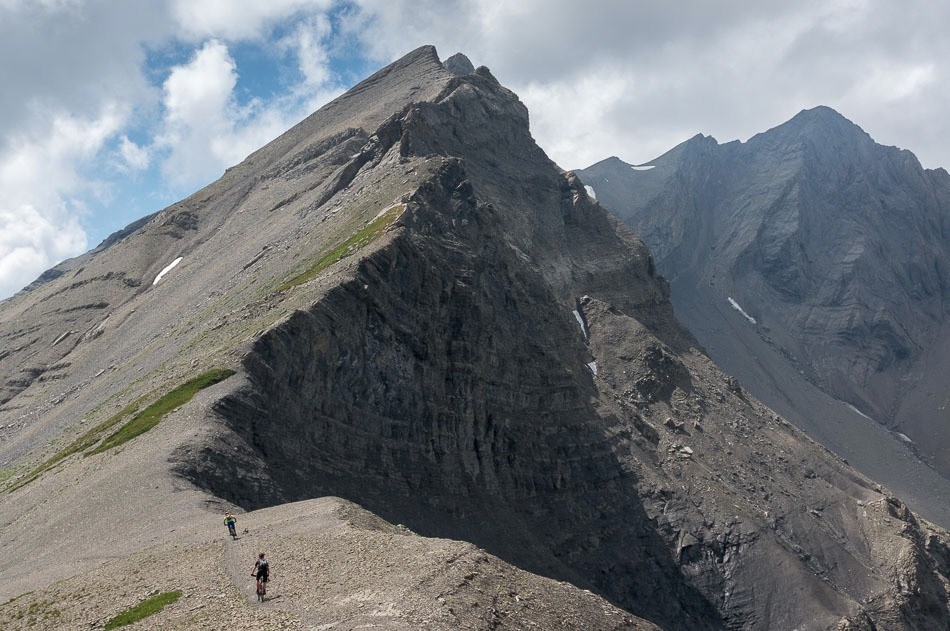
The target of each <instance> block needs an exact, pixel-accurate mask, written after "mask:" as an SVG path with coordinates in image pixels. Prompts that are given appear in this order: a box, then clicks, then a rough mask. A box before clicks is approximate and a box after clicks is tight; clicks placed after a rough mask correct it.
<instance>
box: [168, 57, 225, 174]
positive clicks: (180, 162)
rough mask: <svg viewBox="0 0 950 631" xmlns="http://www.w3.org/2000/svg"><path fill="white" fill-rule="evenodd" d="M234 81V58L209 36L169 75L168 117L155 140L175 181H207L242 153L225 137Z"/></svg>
mask: <svg viewBox="0 0 950 631" xmlns="http://www.w3.org/2000/svg"><path fill="white" fill-rule="evenodd" d="M236 84H237V70H236V67H235V64H234V60H233V59H232V58H231V55H230V53H229V52H228V48H227V46H225V45H224V44H223V43H222V42H220V41H217V40H212V41H209V42H206V43H205V44H204V46H202V47H201V49H200V50H198V52H197V53H195V55H194V57H192V59H191V60H190V61H189V62H188V63H186V64H184V65H181V66H177V67H175V68H173V69H172V71H171V73H170V74H169V76H168V78H167V79H166V80H165V83H164V86H163V92H164V99H163V104H164V107H165V123H164V130H163V132H162V134H161V135H160V136H159V137H158V139H157V141H156V145H157V146H158V147H159V148H162V149H166V150H167V154H166V156H165V160H164V162H163V164H162V169H163V172H164V173H165V175H166V176H167V177H168V178H169V179H170V180H171V183H172V184H173V185H175V186H179V187H187V186H189V185H194V184H196V183H200V182H206V181H208V180H210V179H211V178H212V177H214V176H215V175H217V174H219V173H220V172H221V171H222V170H223V169H224V167H225V166H228V165H229V163H230V162H233V161H236V159H240V157H243V156H237V157H235V156H234V155H233V154H232V152H231V151H230V148H229V146H228V143H227V141H226V138H227V137H228V136H229V135H230V134H231V133H232V130H233V125H234V119H235V117H236V114H235V112H236V106H235V105H234V103H233V96H232V92H233V91H234V86H235V85H236Z"/></svg>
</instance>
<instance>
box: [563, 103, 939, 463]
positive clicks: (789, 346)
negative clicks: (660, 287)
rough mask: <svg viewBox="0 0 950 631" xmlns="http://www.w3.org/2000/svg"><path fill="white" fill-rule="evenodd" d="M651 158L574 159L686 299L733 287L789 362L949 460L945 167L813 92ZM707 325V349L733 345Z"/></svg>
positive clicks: (723, 294)
mask: <svg viewBox="0 0 950 631" xmlns="http://www.w3.org/2000/svg"><path fill="white" fill-rule="evenodd" d="M653 165H654V168H653V169H650V170H634V169H631V168H630V166H629V165H625V164H623V163H622V162H620V161H619V160H616V159H611V160H606V161H604V162H601V163H599V164H597V165H594V166H592V167H590V168H588V169H586V170H584V171H582V172H581V173H580V174H581V177H582V178H583V179H584V181H585V183H586V184H589V185H591V186H592V187H593V188H594V190H595V191H596V194H597V195H598V199H599V200H600V201H601V202H602V203H604V204H605V205H606V206H607V207H608V208H610V209H612V210H614V211H615V212H617V213H618V214H619V215H620V216H621V217H622V218H623V219H624V220H625V221H626V222H627V223H628V224H629V225H630V226H631V227H633V228H634V229H635V230H637V231H638V232H639V233H640V234H642V235H643V237H644V239H645V241H646V242H647V243H648V245H649V246H650V248H651V250H652V251H653V252H654V254H655V255H656V256H657V261H658V266H659V268H660V270H661V272H662V273H664V274H665V275H667V276H668V277H669V278H670V280H671V282H672V283H673V285H674V287H675V288H676V290H675V292H674V302H677V301H679V300H680V298H679V297H680V296H682V297H683V301H684V304H683V307H682V308H683V311H684V313H685V312H686V311H687V310H689V309H690V308H691V307H688V306H686V305H685V301H686V300H689V301H690V302H695V303H697V304H700V303H701V301H703V300H705V294H707V293H708V294H711V295H714V296H715V299H714V303H713V304H712V305H710V306H708V307H707V308H706V312H705V313H706V315H705V317H706V319H711V318H714V317H715V316H713V315H712V313H713V311H714V310H715V309H717V308H718V307H720V306H722V305H723V304H724V301H726V299H727V297H732V298H734V299H735V300H736V301H737V303H738V304H740V305H741V306H742V308H743V309H744V310H745V311H746V312H747V313H748V314H750V315H752V316H753V317H754V318H755V319H756V321H757V325H758V326H759V327H760V330H761V332H762V334H763V335H764V336H765V338H766V340H765V341H766V342H767V343H768V344H770V345H771V346H772V347H774V348H775V349H776V351H778V352H780V353H782V354H784V355H785V356H787V357H788V358H789V359H790V360H791V361H792V362H793V363H794V368H795V371H799V370H800V371H802V374H804V375H805V377H806V378H807V379H808V380H809V381H811V382H812V383H814V384H817V385H818V386H819V387H821V388H822V389H823V390H825V391H826V392H827V393H829V394H831V395H832V396H834V397H835V398H838V399H840V400H842V401H844V402H846V403H848V404H850V405H853V406H855V407H857V408H858V409H859V410H861V412H862V413H864V414H866V415H867V416H869V417H871V418H873V419H875V420H876V421H878V422H879V423H882V424H884V425H885V426H887V427H888V428H889V429H893V430H895V431H897V432H902V433H903V434H906V435H908V436H910V437H911V438H912V439H913V440H915V441H916V442H917V443H918V444H917V445H915V446H913V447H914V449H916V450H918V452H919V453H920V455H921V456H922V457H923V458H924V459H925V460H926V461H927V462H928V463H929V464H930V465H931V466H933V467H936V468H937V469H938V470H940V471H942V472H943V474H944V475H948V474H950V468H948V467H950V464H948V463H950V457H948V456H950V451H948V449H950V424H948V421H950V418H948V416H947V412H946V406H945V404H946V394H945V393H941V392H939V390H940V388H939V386H937V385H936V381H935V379H934V375H936V374H946V371H947V363H946V359H945V358H946V353H945V352H943V350H944V348H945V346H946V344H947V343H948V342H947V340H948V339H950V338H948V324H947V304H948V298H950V268H948V263H947V261H948V260H950V258H948V257H950V245H948V244H950V238H948V236H950V176H948V175H947V172H946V171H944V170H943V169H938V170H935V171H932V170H925V169H922V168H921V166H920V164H919V163H918V162H917V160H916V158H915V157H914V156H913V154H911V153H910V152H908V151H902V150H899V149H897V148H894V147H883V146H880V145H877V144H875V143H874V141H873V140H871V138H870V137H869V136H868V135H867V134H865V133H864V132H863V131H862V130H861V129H860V128H858V127H857V126H855V125H854V124H852V123H851V122H850V121H848V120H846V119H844V118H843V117H842V116H840V115H839V114H837V113H836V112H834V111H833V110H830V109H828V108H821V107H820V108H816V109H814V110H808V111H804V112H802V113H800V114H799V115H797V116H796V117H795V118H793V119H792V120H791V121H789V122H787V123H785V124H783V125H781V126H779V127H777V128H775V129H772V130H769V131H767V132H765V133H762V134H759V135H757V136H755V137H753V138H751V139H750V140H749V141H748V142H746V143H738V142H732V143H727V144H724V145H719V144H718V143H716V141H715V140H713V139H711V138H704V137H701V136H697V137H696V138H693V139H691V140H689V141H687V142H686V143H683V144H682V145H680V146H679V147H677V148H675V149H673V150H672V151H670V152H669V153H667V154H665V155H664V156H661V157H660V158H657V160H655V161H654V162H653ZM686 296H690V298H688V299H687V298H686ZM678 308H679V307H678ZM700 308H701V307H700ZM702 317H703V316H702V315H700V314H697V318H696V319H700V318H702ZM711 328H712V327H711ZM700 338H701V341H702V342H703V344H704V345H706V346H708V347H711V348H713V355H714V356H715V355H716V350H715V349H716V348H720V349H725V347H726V346H728V345H729V343H728V342H724V341H723V340H721V339H716V338H715V335H711V336H706V335H705V334H703V335H700ZM937 348H939V349H940V350H937ZM723 352H725V350H723ZM737 362H738V359H737V360H736V363H737ZM773 378H774V379H781V378H780V377H778V375H777V374H776V375H773ZM763 396H765V393H764V392H763ZM770 400H771V399H770Z"/></svg>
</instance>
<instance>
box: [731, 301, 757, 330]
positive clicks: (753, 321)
mask: <svg viewBox="0 0 950 631" xmlns="http://www.w3.org/2000/svg"><path fill="white" fill-rule="evenodd" d="M728 300H729V304H731V305H732V308H733V309H735V310H736V311H738V312H739V313H741V314H742V317H744V318H745V319H746V320H748V321H749V322H751V323H752V324H755V318H753V317H752V316H750V315H749V314H748V313H746V312H745V309H743V308H742V307H740V306H739V303H738V302H736V301H735V300H733V298H732V296H729V298H728Z"/></svg>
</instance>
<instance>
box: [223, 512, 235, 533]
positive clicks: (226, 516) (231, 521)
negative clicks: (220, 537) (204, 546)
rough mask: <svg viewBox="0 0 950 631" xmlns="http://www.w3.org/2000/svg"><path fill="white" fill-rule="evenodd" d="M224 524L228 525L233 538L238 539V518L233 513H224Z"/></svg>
mask: <svg viewBox="0 0 950 631" xmlns="http://www.w3.org/2000/svg"><path fill="white" fill-rule="evenodd" d="M224 524H225V525H226V526H227V527H228V532H229V533H230V534H231V538H232V539H237V530H235V527H236V526H237V520H236V519H234V517H233V516H232V515H231V513H225V514H224Z"/></svg>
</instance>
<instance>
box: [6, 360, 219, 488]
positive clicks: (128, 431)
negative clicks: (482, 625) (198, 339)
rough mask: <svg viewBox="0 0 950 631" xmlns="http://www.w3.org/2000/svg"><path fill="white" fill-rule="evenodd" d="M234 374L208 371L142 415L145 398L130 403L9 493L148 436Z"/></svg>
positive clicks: (33, 472) (154, 404) (58, 453)
mask: <svg viewBox="0 0 950 631" xmlns="http://www.w3.org/2000/svg"><path fill="white" fill-rule="evenodd" d="M233 374H234V371H233V370H231V369H229V368H216V369H213V370H209V371H207V372H204V373H202V374H200V375H198V376H197V377H195V378H194V379H190V380H188V381H186V382H185V383H183V384H182V385H180V386H178V387H177V388H175V389H174V390H172V391H171V392H169V393H168V394H166V395H165V396H163V397H161V398H160V399H159V400H158V401H156V402H155V403H153V404H151V405H150V406H148V407H147V408H145V409H144V410H142V411H141V412H139V408H140V407H141V405H142V402H143V400H144V399H145V397H142V398H139V399H136V400H135V401H133V402H132V403H129V404H128V405H127V406H125V407H124V408H122V410H120V411H119V412H117V413H116V414H113V415H112V416H110V417H109V418H108V419H106V420H105V421H103V422H101V423H99V424H98V425H96V426H95V427H93V428H91V429H89V430H88V431H87V432H86V433H84V434H83V435H82V436H80V437H79V438H77V439H76V440H74V441H73V442H71V443H70V444H68V445H66V446H65V447H63V448H62V449H60V450H59V451H58V452H56V453H55V454H53V455H52V456H50V457H49V458H47V459H46V460H44V461H43V462H42V463H41V464H39V465H38V466H37V467H36V468H34V469H33V470H32V471H30V472H29V473H27V474H26V475H25V476H23V478H21V479H20V480H19V481H18V482H17V483H16V484H14V485H12V486H10V487H8V488H7V491H8V492H12V491H15V490H17V489H19V488H21V487H23V486H26V485H27V484H29V483H30V482H32V481H33V480H35V479H36V478H38V477H40V475H42V474H43V473H44V472H45V471H48V470H49V469H51V468H53V467H54V466H56V465H57V464H59V463H60V462H62V461H63V460H65V459H66V458H68V457H70V456H72V455H73V454H76V453H80V452H86V454H85V455H87V456H91V455H93V454H97V453H101V452H103V451H105V450H107V449H111V448H112V447H117V446H118V445H121V444H122V443H124V442H126V441H127V440H130V439H132V438H135V437H136V436H138V435H139V434H144V433H145V432H147V431H148V430H150V429H152V428H153V427H155V426H156V425H157V424H158V422H159V421H160V420H162V418H163V417H164V416H165V415H166V414H167V413H168V412H170V411H171V410H173V409H175V408H176V407H179V406H182V405H184V404H185V403H188V402H189V401H191V398H192V397H193V396H195V394H196V393H197V392H198V391H199V390H202V389H203V388H207V387H208V386H211V385H214V384H216V383H218V382H219V381H224V380H225V379H227V378H228V377H230V376H231V375H233ZM133 414H134V416H133V417H132V420H130V421H128V422H127V423H126V424H125V425H123V426H122V427H121V428H120V429H119V430H118V431H116V432H114V433H113V434H111V435H110V436H109V437H108V438H106V439H105V441H103V443H102V444H101V445H99V446H98V447H96V448H95V449H93V450H92V451H87V450H88V449H91V448H93V447H95V446H96V444H97V443H98V442H99V441H100V440H102V436H103V434H105V433H106V432H108V431H109V430H111V429H112V428H114V427H115V426H116V425H118V424H119V423H120V422H122V421H123V420H124V419H125V418H126V417H128V416H131V415H133ZM10 476H12V473H11V474H10V475H8V476H7V479H9V477H10Z"/></svg>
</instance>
